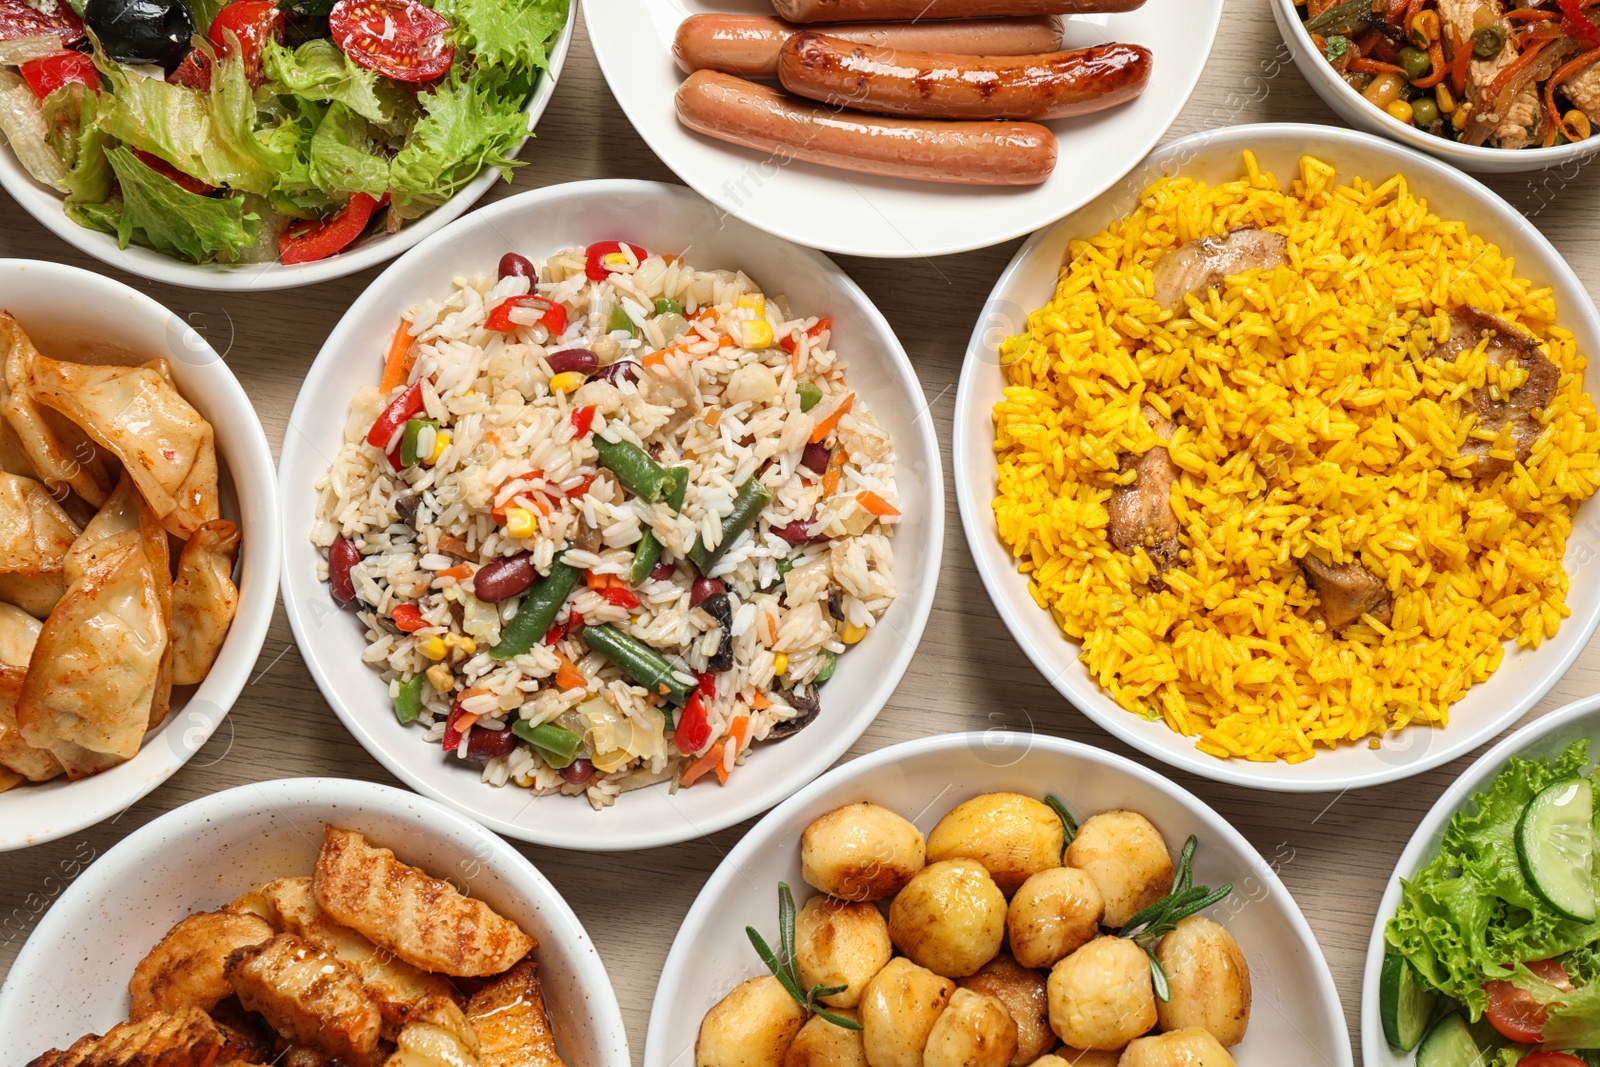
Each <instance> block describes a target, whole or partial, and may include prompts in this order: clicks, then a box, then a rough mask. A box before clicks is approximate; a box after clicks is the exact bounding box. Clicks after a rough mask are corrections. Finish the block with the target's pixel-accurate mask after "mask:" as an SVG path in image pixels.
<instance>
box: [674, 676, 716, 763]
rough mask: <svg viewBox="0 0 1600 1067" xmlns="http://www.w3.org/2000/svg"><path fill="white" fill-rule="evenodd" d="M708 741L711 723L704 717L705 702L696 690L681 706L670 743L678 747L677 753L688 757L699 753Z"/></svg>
mask: <svg viewBox="0 0 1600 1067" xmlns="http://www.w3.org/2000/svg"><path fill="white" fill-rule="evenodd" d="M710 740H711V722H710V720H709V719H708V718H707V716H706V705H705V701H703V700H701V699H700V693H699V691H698V690H696V691H695V692H694V693H692V694H690V696H689V702H688V703H687V704H685V705H684V706H683V714H682V715H680V716H678V728H677V729H676V730H674V731H673V734H672V743H673V744H675V745H677V746H678V751H679V752H682V753H683V754H684V755H685V756H688V755H692V754H694V753H696V752H698V751H700V750H701V749H702V748H704V747H705V745H706V742H707V741H710Z"/></svg>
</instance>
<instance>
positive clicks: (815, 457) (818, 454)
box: [800, 442, 833, 474]
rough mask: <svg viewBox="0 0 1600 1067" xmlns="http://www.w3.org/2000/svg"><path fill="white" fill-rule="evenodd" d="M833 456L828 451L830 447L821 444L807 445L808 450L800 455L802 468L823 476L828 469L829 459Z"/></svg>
mask: <svg viewBox="0 0 1600 1067" xmlns="http://www.w3.org/2000/svg"><path fill="white" fill-rule="evenodd" d="M832 454H833V453H831V452H829V451H828V446H827V445H825V444H822V443H821V442H818V443H816V444H811V445H806V450H805V451H804V452H802V453H800V466H802V467H804V468H805V469H806V470H808V471H815V472H816V473H818V474H821V473H822V472H823V471H825V470H827V469H828V458H829V457H830V456H831V455H832Z"/></svg>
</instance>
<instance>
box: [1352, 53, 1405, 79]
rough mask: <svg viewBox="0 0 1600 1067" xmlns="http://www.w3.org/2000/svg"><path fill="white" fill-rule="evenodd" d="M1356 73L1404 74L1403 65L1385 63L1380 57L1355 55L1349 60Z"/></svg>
mask: <svg viewBox="0 0 1600 1067" xmlns="http://www.w3.org/2000/svg"><path fill="white" fill-rule="evenodd" d="M1349 69H1351V70H1353V71H1355V72H1356V73H1357V74H1401V75H1403V74H1405V68H1404V67H1398V66H1396V65H1395V64H1393V63H1385V62H1384V61H1383V60H1381V59H1368V58H1367V57H1366V56H1357V57H1356V58H1354V59H1352V60H1351V61H1350V68H1349Z"/></svg>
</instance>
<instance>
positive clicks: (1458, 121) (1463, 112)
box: [1450, 101, 1472, 130]
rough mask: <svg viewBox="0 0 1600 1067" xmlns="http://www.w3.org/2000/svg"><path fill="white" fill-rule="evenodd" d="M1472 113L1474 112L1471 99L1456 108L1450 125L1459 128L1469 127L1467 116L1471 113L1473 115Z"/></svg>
mask: <svg viewBox="0 0 1600 1067" xmlns="http://www.w3.org/2000/svg"><path fill="white" fill-rule="evenodd" d="M1471 114H1472V103H1471V101H1463V102H1462V104H1461V106H1460V107H1458V108H1456V113H1455V114H1454V115H1451V116H1450V125H1452V126H1454V127H1455V128H1456V129H1458V130H1464V129H1466V128H1467V117H1468V116H1469V115H1471Z"/></svg>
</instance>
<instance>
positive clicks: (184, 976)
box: [128, 911, 272, 1022]
mask: <svg viewBox="0 0 1600 1067" xmlns="http://www.w3.org/2000/svg"><path fill="white" fill-rule="evenodd" d="M271 936H272V927H270V926H268V925H267V924H266V923H265V922H263V921H261V920H260V919H258V918H256V917H255V916H253V915H228V914H226V913H224V912H220V911H219V912H209V911H207V912H200V913H199V914H196V915H191V916H189V917H188V918H187V919H184V920H183V921H182V922H180V923H178V924H177V925H176V926H174V927H173V928H172V929H171V930H168V931H167V936H165V937H163V938H162V939H161V941H160V942H159V943H158V944H157V945H156V947H155V948H152V949H151V950H150V952H149V953H148V954H147V955H146V956H145V958H144V959H142V960H140V961H139V963H138V965H137V966H136V967H134V969H133V978H132V979H131V980H129V982H128V998H129V1001H130V1005H129V1008H128V1016H129V1018H131V1019H133V1020H134V1021H135V1022H137V1021H138V1020H140V1019H143V1018H144V1017H145V1016H147V1015H154V1014H155V1013H156V1012H163V1011H168V1012H170V1011H177V1010H178V1009H179V1008H181V1007H184V1006H186V1005H193V1006H194V1007H196V1008H199V1009H200V1010H201V1011H210V1010H211V1009H212V1008H214V1007H216V1006H217V1004H218V1003H220V1002H221V1001H222V1000H223V998H225V997H231V996H232V995H233V986H232V984H230V983H229V981H228V979H227V977H226V976H225V975H224V974H223V973H222V965H223V963H224V962H226V960H227V958H228V953H230V952H232V951H233V950H234V949H238V948H246V947H248V946H250V945H259V944H261V943H262V942H263V941H265V940H267V939H268V938H270V937H271Z"/></svg>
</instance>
